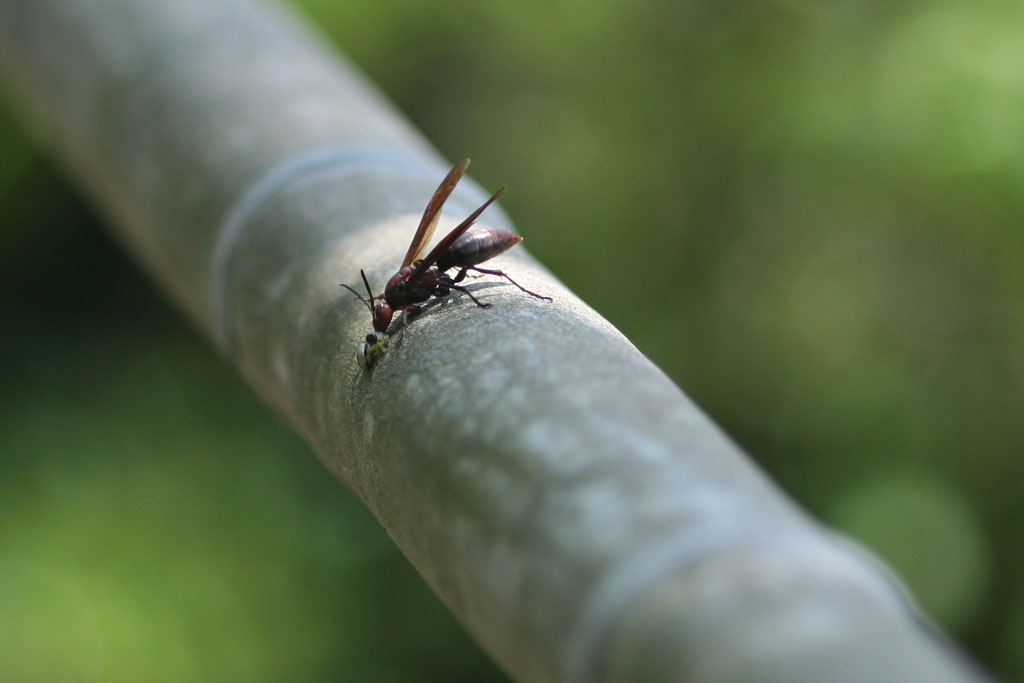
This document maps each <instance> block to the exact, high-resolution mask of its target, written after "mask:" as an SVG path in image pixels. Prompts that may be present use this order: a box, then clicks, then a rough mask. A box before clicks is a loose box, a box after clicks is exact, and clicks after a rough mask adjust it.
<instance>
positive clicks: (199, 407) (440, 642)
mask: <svg viewBox="0 0 1024 683" xmlns="http://www.w3.org/2000/svg"><path fill="white" fill-rule="evenodd" d="M297 4H299V5H301V7H302V9H303V11H304V12H306V13H307V14H308V15H309V16H310V17H311V18H312V20H313V21H314V22H316V23H317V24H319V25H320V26H321V27H322V28H323V29H324V30H325V31H326V32H327V33H328V34H329V35H330V37H331V38H332V39H333V40H335V41H336V42H337V43H338V44H339V45H342V46H344V49H345V50H346V51H347V53H348V54H349V55H350V56H351V57H352V58H353V59H354V61H356V62H357V63H358V64H359V65H360V66H361V67H362V68H363V69H364V70H365V71H366V72H367V73H368V74H369V75H370V76H371V78H373V79H374V80H375V81H376V82H377V83H378V84H379V85H380V86H381V88H382V89H383V90H384V91H385V92H386V93H388V94H389V95H390V96H391V97H392V98H393V99H394V100H395V101H396V103H397V104H398V105H399V107H400V108H401V109H403V110H404V111H405V112H406V113H407V114H408V116H409V117H410V118H411V119H412V121H413V122H415V124H416V125H418V126H419V127H420V128H421V130H423V131H424V132H425V134H426V135H427V137H428V138H430V139H432V140H433V141H434V142H435V143H436V144H437V146H438V147H439V148H440V149H441V150H442V151H443V152H444V153H445V154H446V155H447V156H448V157H449V158H452V159H455V158H459V157H462V156H468V155H471V156H472V157H473V158H474V160H475V161H476V163H475V164H474V167H473V170H474V175H475V177H476V179H477V180H479V181H481V182H482V184H483V185H484V186H485V187H491V186H496V185H498V184H500V183H502V182H508V183H509V184H510V186H511V192H510V194H509V195H508V196H507V198H506V199H504V200H503V205H504V206H505V208H506V210H507V211H508V212H509V213H510V215H511V216H512V217H513V218H514V219H515V220H516V222H517V224H518V226H519V228H520V230H521V231H522V232H523V233H524V235H525V236H526V238H527V245H528V248H529V249H530V250H531V251H532V252H533V253H534V254H535V255H536V256H538V257H539V258H540V259H541V260H542V261H543V262H544V263H546V264H547V265H548V266H549V267H550V268H551V269H552V270H553V271H554V272H555V273H556V274H557V275H558V276H559V277H561V278H562V279H563V280H564V281H565V282H566V283H567V284H568V285H569V286H570V287H572V288H573V289H574V290H575V291H576V292H577V293H578V294H579V295H580V296H582V297H583V298H584V299H585V300H587V301H589V302H590V303H591V304H593V305H594V306H595V307H596V308H597V309H598V310H599V311H600V312H601V313H603V314H604V315H605V316H606V317H608V318H609V319H610V320H611V321H612V322H613V323H615V324H616V325H617V326H618V327H619V328H620V329H622V330H623V331H624V332H625V333H626V334H627V335H628V336H629V337H630V338H631V339H632V340H633V341H634V342H635V343H636V344H637V345H638V346H639V347H640V349H641V350H642V351H644V352H645V353H646V354H648V355H649V356H650V357H651V358H653V359H654V361H655V362H656V363H658V364H659V365H660V366H661V367H662V368H664V369H665V371H666V372H668V373H669V374H670V375H671V376H672V377H673V378H675V379H676V381H677V382H678V383H679V384H680V385H681V386H682V387H684V388H685V389H686V391H687V392H688V393H689V394H690V395H691V396H693V397H694V398H695V399H696V400H697V402H698V403H700V404H701V405H702V406H703V407H704V408H705V409H706V410H707V411H708V412H709V413H710V414H711V415H712V416H713V417H714V418H715V419H716V420H717V421H718V422H719V423H721V424H722V425H723V426H724V428H725V429H726V430H727V431H728V432H729V433H730V434H732V435H733V436H734V437H735V438H736V439H737V440H738V441H739V442H740V443H741V444H742V445H743V446H744V447H745V448H746V449H747V450H748V451H749V452H750V453H752V454H753V457H755V458H756V459H757V460H758V462H760V463H761V464H762V465H763V467H764V468H765V469H766V470H767V471H769V472H770V473H771V474H772V476H773V477H774V478H775V479H776V480H778V481H779V482H780V483H781V485H782V486H783V487H784V488H785V489H786V490H788V491H789V492H791V494H792V495H793V497H794V498H796V499H797V500H798V501H800V502H801V503H802V504H803V505H805V506H806V507H807V508H808V509H809V510H810V511H811V512H812V513H813V514H815V515H816V516H818V517H820V518H822V519H824V520H826V521H827V522H829V523H832V524H834V525H837V526H838V527H840V528H842V529H845V530H847V531H849V532H850V533H851V534H853V535H854V536H856V537H857V538H859V539H861V540H862V541H863V542H864V543H865V544H867V545H868V546H870V547H872V548H874V549H875V550H876V551H877V552H878V553H879V554H881V555H882V556H883V557H884V558H886V559H887V560H888V561H889V562H890V563H891V564H892V565H893V566H894V567H895V568H896V569H897V570H898V571H899V572H900V573H901V575H902V576H903V577H904V579H905V580H906V582H907V583H908V585H909V586H910V587H911V588H912V590H913V592H914V593H915V595H916V596H917V598H918V599H919V600H920V602H921V603H922V604H923V606H924V608H925V609H926V611H927V612H928V613H929V614H930V615H932V616H933V617H934V618H935V620H936V621H937V622H938V623H939V624H940V625H941V626H942V628H944V629H946V630H948V631H949V632H951V633H952V634H953V635H954V637H955V638H956V639H957V640H958V641H960V642H961V643H963V644H964V646H965V647H966V648H967V649H968V650H969V651H970V652H971V654H972V655H973V656H974V657H975V658H976V659H978V660H979V661H980V662H982V663H983V664H984V665H985V666H986V667H987V668H990V669H992V670H994V671H995V672H997V673H998V674H999V675H1001V676H1004V677H1008V678H1021V677H1024V589H1022V582H1024V581H1022V580H1024V543H1022V541H1021V528H1022V526H1024V496H1022V495H1021V488H1022V483H1024V462H1022V456H1024V419H1022V416H1021V412H1022V410H1021V409H1022V407H1024V354H1022V349H1024V315H1022V310H1024V309H1022V307H1024V231H1022V223H1024V192H1022V190H1024V153H1022V152H1024V125H1022V124H1024V68H1022V65H1024V42H1022V41H1021V40H1020V36H1021V35H1024V4H1021V3H1017V2H999V1H986V0H981V1H979V0H949V1H945V2H934V1H932V2H925V1H923V0H922V1H912V0H902V1H897V2H890V3H865V2H854V1H853V0H840V1H834V2H830V3H812V2H799V1H797V0H755V1H753V2H746V3H734V2H722V1H721V0H704V1H701V2H675V3H669V2H630V3H627V2H622V1H619V2H610V1H608V0H590V1H589V2H581V1H577V2H568V1H556V2H545V3H529V2H527V3H500V4H499V3H478V2H458V1H455V0H452V1H448V2H438V3H421V2H414V1H412V0H373V1H371V0H349V1H348V2H339V1H338V0H301V1H300V2H298V3H297ZM23 124H24V122H23V121H20V120H18V119H17V116H16V114H15V113H14V104H13V102H11V101H10V99H8V100H6V101H4V102H3V103H2V104H0V148H2V149H3V154H2V155H0V215H2V216H3V226H2V230H0V279H2V281H3V282H2V291H3V304H4V305H3V317H4V321H3V333H2V335H0V345H2V348H0V363H2V365H3V375H2V379H3V381H2V386H0V402H2V413H0V463H2V468H3V469H2V476H0V662H2V663H3V664H2V665H0V678H2V680H4V681H6V680H12V681H14V680H18V681H25V680H44V681H49V680H60V681H92V680H95V681H137V680H147V681H160V680H167V681H183V680H189V681H226V680H237V681H243V680H244V681H279V680H300V681H340V680H343V681H436V680H445V681H458V680H466V681H469V680H473V681H478V680H502V679H503V676H502V674H501V673H500V672H499V671H498V670H497V669H496V668H495V667H494V665H493V664H491V663H490V662H489V661H488V660H487V658H486V657H485V656H484V655H483V654H482V653H481V652H480V651H479V650H478V649H477V647H476V646H475V645H473V644H472V643H471V641H469V639H468V638H467V637H466V636H465V635H464V634H463V633H462V631H461V629H460V627H459V626H458V625H457V624H456V623H455V622H454V621H453V619H452V618H451V617H449V616H448V615H447V614H446V613H445V611H444V610H443V608H442V607H441V606H440V604H439V603H438V602H437V600H436V599H435V598H434V597H433V596H432V595H431V594H430V593H429V592H428V591H427V589H426V588H425V586H424V584H423V583H422V581H421V580H420V579H419V578H418V577H417V576H416V575H415V573H414V572H413V571H412V570H411V569H410V568H409V567H408V566H407V564H406V562H405V560H404V559H403V558H402V557H401V556H400V555H399V553H398V551H397V550H395V549H394V548H393V547H392V546H391V543H390V541H389V540H388V539H387V538H386V536H385V534H384V533H383V532H382V531H381V529H380V528H379V527H378V526H377V524H376V522H375V521H374V520H373V519H372V518H371V517H370V516H369V515H368V513H366V512H365V511H363V510H362V509H361V508H360V506H359V504H358V503H357V502H356V501H355V499H354V497H353V496H352V495H351V494H349V493H348V492H347V491H346V490H345V489H344V488H343V487H342V486H341V485H340V484H339V483H337V482H336V481H335V480H333V479H332V478H331V476H330V475H329V474H328V473H327V471H326V470H325V469H324V468H323V467H321V466H320V465H319V463H318V462H317V461H316V459H315V458H314V456H313V454H312V453H311V451H310V450H309V448H308V447H307V446H306V445H304V444H303V443H302V442H301V440H300V439H299V438H298V437H296V436H295V435H294V434H293V433H291V432H290V431H289V429H288V428H287V427H286V426H285V425H283V424H282V423H281V422H280V420H278V419H277V418H276V417H275V416H274V415H273V414H271V413H270V412H269V411H268V410H266V409H265V408H263V407H261V406H260V405H259V404H258V403H257V401H256V400H255V399H254V398H253V397H251V396H250V394H249V392H248V391H247V389H246V388H245V387H244V386H243V384H242V383H241V381H240V380H239V379H237V378H236V377H235V375H234V373H233V371H232V370H231V369H230V368H228V367H226V366H225V365H224V364H223V362H222V361H221V360H220V359H219V357H217V355H216V354H215V353H214V352H213V351H212V350H211V349H210V348H208V346H207V345H206V344H205V343H204V341H203V340H201V339H200V338H199V337H198V336H197V335H196V334H195V333H194V332H193V331H192V330H191V329H190V328H189V327H188V326H187V324H186V323H185V321H184V320H183V319H182V318H181V317H179V316H178V315H177V313H176V312H175V311H174V310H173V309H172V308H171V307H170V306H169V305H168V304H167V303H166V302H165V300H164V299H163V298H162V296H161V295H160V294H159V293H157V292H155V291H154V290H153V289H152V287H151V286H150V285H149V284H148V283H147V282H146V280H145V279H144V277H143V276H142V275H141V274H140V273H139V272H137V270H136V268H135V267H134V266H133V265H132V264H130V263H129V261H128V259H127V258H126V257H125V256H124V255H123V254H122V253H121V252H119V251H118V249H117V248H116V247H115V246H114V245H113V244H112V242H111V240H110V239H109V238H108V236H107V234H106V233H105V232H104V230H103V228H102V221H101V219H100V218H98V217H97V215H96V214H95V213H94V212H93V211H92V210H90V208H89V207H88V206H87V204H86V203H85V201H84V200H83V199H82V198H81V197H80V196H79V195H78V194H76V191H75V190H74V189H71V188H70V187H69V185H68V183H67V182H66V181H65V180H64V179H63V178H62V177H61V176H60V175H59V173H58V171H57V170H56V168H55V166H54V164H53V162H51V161H50V160H49V159H47V158H46V157H45V156H44V153H43V152H42V151H41V150H40V149H39V148H38V146H37V144H36V143H35V142H33V141H32V140H31V138H30V137H29V136H28V135H27V134H26V132H25V129H26V126H24V125H23Z"/></svg>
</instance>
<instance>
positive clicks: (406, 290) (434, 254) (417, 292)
mask: <svg viewBox="0 0 1024 683" xmlns="http://www.w3.org/2000/svg"><path fill="white" fill-rule="evenodd" d="M468 167H469V159H463V160H462V161H460V162H459V163H457V164H455V166H454V167H453V168H452V170H451V171H449V172H448V175H447V176H445V178H444V180H442V181H441V184H440V185H438V187H437V190H435V191H434V195H433V196H432V197H431V198H430V201H429V202H428V203H427V208H426V209H425V210H424V211H423V218H421V219H420V224H419V226H418V227H417V228H416V233H415V234H414V235H413V237H412V242H410V243H409V249H408V250H407V251H406V252H405V258H403V259H402V265H400V266H399V267H398V272H396V273H395V274H394V275H392V276H391V278H390V279H389V280H388V282H387V284H386V285H385V286H384V293H383V294H378V295H376V296H374V294H373V291H372V290H371V289H370V282H369V280H367V279H366V273H364V272H363V271H362V270H360V271H359V274H360V275H361V276H362V279H363V284H364V285H365V286H366V294H367V296H366V297H364V296H363V295H362V294H360V293H359V292H357V291H356V290H354V289H352V288H351V287H349V286H348V285H342V287H344V288H345V289H347V290H348V291H350V292H352V294H354V295H355V297H356V298H357V299H359V300H360V301H362V302H363V304H365V305H366V307H367V308H368V309H369V310H370V317H371V319H372V321H373V330H374V331H373V332H371V333H370V334H368V335H366V341H364V342H363V343H361V344H360V345H359V351H358V352H357V354H356V359H357V360H358V361H359V365H360V366H362V367H364V368H369V367H370V366H372V365H373V364H374V362H375V361H376V360H377V358H379V357H380V356H381V355H382V354H383V353H384V351H386V350H387V348H388V346H389V345H390V343H391V338H390V336H389V335H388V333H387V329H388V326H389V325H391V320H392V318H394V315H395V313H396V312H398V311H401V312H403V313H404V315H403V316H402V330H401V332H404V331H405V327H406V326H407V325H408V320H409V317H410V316H414V315H416V314H418V313H420V312H422V310H423V307H422V306H420V304H422V303H423V302H425V301H427V300H428V299H430V298H431V297H436V298H444V297H446V296H448V295H450V294H451V293H452V292H453V291H455V292H462V293H463V294H465V295H466V296H468V297H469V299H470V300H471V301H472V302H473V303H475V304H476V305H477V306H479V307H480V308H490V306H491V304H489V303H485V302H482V301H480V300H479V299H477V298H476V297H475V296H473V294H472V292H470V291H469V289H467V288H466V287H465V286H464V285H462V284H460V283H461V282H462V281H463V280H465V279H466V275H467V274H468V273H469V272H470V271H474V272H477V273H483V274H486V275H496V276H498V277H503V278H505V279H506V280H508V281H509V282H511V283H512V284H513V285H515V286H516V287H518V288H519V289H520V290H522V291H523V292H525V293H526V294H529V295H530V296H532V297H534V298H537V299H542V300H544V301H551V297H548V296H542V295H540V294H537V293H536V292H531V291H530V290H528V289H526V288H525V287H523V286H522V285H520V284H519V283H518V282H516V281H515V280H513V279H512V278H511V277H509V276H508V274H506V273H505V272H504V271H501V270H491V269H488V268H481V267H479V264H481V263H483V262H485V261H489V260H490V259H492V258H494V257H495V256H498V255H499V254H502V253H504V252H506V251H508V250H509V249H511V248H512V247H514V246H515V245H517V244H519V243H520V242H522V241H523V238H522V237H520V236H519V235H517V234H515V233H514V232H511V231H509V230H502V229H499V228H476V229H474V230H470V228H471V227H472V226H473V224H474V223H475V222H476V219H477V218H479V217H480V214H482V213H483V212H484V210H485V209H486V208H487V207H488V206H490V205H491V204H492V203H493V202H494V201H496V200H497V199H498V198H499V197H501V196H502V195H503V194H505V190H506V189H507V186H505V185H502V186H501V187H500V188H498V191H497V192H495V193H494V194H492V195H491V197H490V199H488V200H487V201H486V202H484V203H483V204H482V205H480V208H478V209H477V210H476V211H474V212H473V213H471V214H469V216H468V217H467V218H466V219H465V220H464V221H462V222H461V223H459V224H458V225H456V226H455V227H454V228H453V229H452V231H451V232H449V233H448V234H447V235H445V236H444V238H443V239H441V241H440V242H438V243H437V245H436V246H435V247H434V248H433V249H431V250H430V252H429V253H428V254H427V255H426V256H423V257H422V258H420V256H421V255H422V253H423V251H424V249H425V248H426V246H427V243H428V242H429V241H430V238H431V237H432V236H433V235H434V231H435V230H436V229H437V223H438V220H439V219H440V218H441V208H442V207H443V206H444V203H445V201H447V199H448V197H449V196H450V195H451V193H452V191H453V190H454V189H455V186H456V185H457V184H458V182H459V180H460V179H461V178H462V176H463V175H464V174H465V173H466V169H467V168H468ZM452 269H457V272H456V273H455V275H454V276H452V275H449V274H448V271H449V270H452ZM401 332H400V333H399V334H401Z"/></svg>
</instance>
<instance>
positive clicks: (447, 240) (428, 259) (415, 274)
mask: <svg viewBox="0 0 1024 683" xmlns="http://www.w3.org/2000/svg"><path fill="white" fill-rule="evenodd" d="M507 189H508V186H507V185H502V186H501V187H499V188H498V191H497V192H495V193H494V194H492V195H491V198H490V199H488V200H487V201H486V202H484V203H483V204H481V205H480V208H479V209H477V210H476V211H474V212H473V213H471V214H469V217H468V218H466V220H464V221H462V222H461V223H459V224H458V225H456V226H455V227H454V228H453V229H452V231H451V232H450V233H448V234H447V235H445V236H444V239H442V240H441V241H440V242H438V243H437V246H435V247H434V248H433V249H431V250H430V253H429V254H427V255H426V256H425V257H424V258H423V260H422V261H420V264H419V265H418V266H416V268H415V269H414V270H413V271H412V272H411V273H410V274H409V278H408V280H409V281H410V282H415V281H417V280H418V279H419V278H420V277H422V276H423V273H425V272H426V271H427V268H430V266H432V265H434V264H435V263H437V259H439V258H441V254H443V253H444V252H445V251H446V250H447V249H448V247H450V246H452V244H453V243H454V242H455V240H457V239H459V237H461V236H462V233H464V232H466V231H467V230H469V228H470V226H472V225H473V223H476V219H477V218H479V217H480V214H482V213H483V212H484V209H486V208H487V207H488V206H490V205H491V203H492V202H494V200H496V199H498V197H500V196H501V195H503V194H505V190H507Z"/></svg>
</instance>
